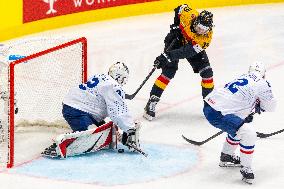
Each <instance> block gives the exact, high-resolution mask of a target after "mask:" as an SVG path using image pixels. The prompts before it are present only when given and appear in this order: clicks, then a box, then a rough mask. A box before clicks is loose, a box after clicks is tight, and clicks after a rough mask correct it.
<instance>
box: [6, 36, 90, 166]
mask: <svg viewBox="0 0 284 189" xmlns="http://www.w3.org/2000/svg"><path fill="white" fill-rule="evenodd" d="M77 43H82V82H83V83H84V82H86V81H87V39H86V38H85V37H81V38H78V39H75V40H72V41H69V42H67V43H63V44H60V45H58V46H55V47H52V48H49V49H47V50H43V51H41V52H38V53H35V54H32V55H30V56H26V57H24V58H21V59H18V60H15V61H13V62H11V63H10V64H9V68H8V89H9V96H10V98H9V103H8V104H9V105H8V133H9V134H7V137H8V138H7V141H8V157H7V168H12V167H13V166H14V155H15V144H14V139H15V105H14V102H15V99H14V96H15V74H14V71H15V66H17V65H18V64H21V63H26V62H27V61H28V60H31V59H34V58H37V57H40V56H43V55H45V54H48V53H51V52H54V51H57V50H60V49H63V48H66V47H69V46H72V45H74V44H77ZM11 97H12V98H11Z"/></svg>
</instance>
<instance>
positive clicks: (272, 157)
mask: <svg viewBox="0 0 284 189" xmlns="http://www.w3.org/2000/svg"><path fill="white" fill-rule="evenodd" d="M210 10H211V11H212V12H213V13H214V21H215V28H214V36H213V40H212V43H211V45H210V47H209V48H208V50H207V53H208V56H209V59H210V62H211V65H212V67H213V70H214V82H215V86H216V87H220V86H222V85H223V84H225V83H226V82H228V81H230V80H231V79H233V78H234V77H236V76H238V75H240V74H242V73H245V72H247V70H248V66H249V64H251V63H252V62H253V61H262V62H264V63H265V64H266V65H267V67H268V71H267V79H268V80H269V81H270V83H271V85H272V87H273V90H274V93H275V96H276V98H277V100H278V107H277V110H276V112H274V113H263V114H261V115H260V116H258V115H256V116H255V120H254V122H253V123H252V124H251V125H252V126H254V127H256V129H257V131H260V132H264V133H270V132H273V131H276V130H280V129H282V128H283V127H284V119H283V117H282V116H283V113H284V107H283V105H284V90H283V89H282V87H283V85H282V84H283V81H282V80H283V79H284V77H283V75H282V74H283V73H284V57H283V52H284V45H283V44H284V23H283V20H284V4H283V3H278V4H266V5H251V6H238V7H224V8H214V9H210ZM172 22H173V13H172V12H170V13H162V14H154V15H144V16H137V17H129V18H122V19H115V20H111V21H103V22H97V23H89V24H84V25H80V26H74V27H68V28H65V29H59V30H53V31H49V32H44V33H40V34H38V35H39V36H53V37H55V36H56V37H58V36H63V37H70V38H74V37H81V36H85V37H87V39H88V62H89V72H88V74H89V75H90V74H93V73H104V72H106V71H107V69H108V67H109V66H110V65H111V64H112V63H114V62H116V61H124V62H125V63H127V64H128V66H129V69H130V75H131V78H130V80H129V83H128V84H127V86H126V87H125V91H126V92H127V93H130V94H131V93H133V92H134V91H135V90H136V88H137V87H138V86H139V85H140V83H141V82H142V81H143V80H144V78H145V76H146V75H147V74H148V73H149V71H150V70H151V68H152V64H153V60H154V59H155V57H156V56H157V55H159V54H160V53H161V52H162V50H163V39H164V37H165V35H166V34H167V32H168V31H169V25H170V24H171V23H172ZM159 74H160V71H159V70H157V71H156V72H155V73H154V75H153V76H152V77H151V78H150V79H149V81H148V82H147V83H146V85H145V86H144V87H143V88H142V90H141V91H140V92H139V93H138V95H137V96H136V97H135V98H134V99H133V100H132V101H129V102H128V104H129V107H130V109H131V111H132V113H133V115H134V117H135V118H136V119H138V120H140V121H141V122H142V124H143V128H142V130H141V141H142V142H143V141H144V142H149V143H159V144H165V145H176V146H180V147H184V146H188V145H190V144H187V143H186V142H185V141H184V140H183V139H182V138H181V135H182V134H184V135H186V136H187V137H189V138H191V139H194V140H198V141H199V140H203V139H205V138H207V137H209V136H211V135H213V134H214V133H216V132H218V130H217V129H215V128H214V127H212V126H210V125H209V123H207V121H206V120H205V118H204V116H203V113H202V105H203V104H202V100H201V87H200V77H199V75H197V74H194V73H193V71H192V69H191V67H190V65H189V64H188V63H187V62H186V61H180V64H179V70H178V72H177V74H176V77H175V78H174V79H173V80H172V81H171V82H170V84H169V85H168V87H167V89H166V91H165V92H164V94H163V96H162V99H161V102H160V103H159V104H158V107H157V108H158V109H157V119H156V120H154V121H152V122H148V121H146V120H144V119H143V118H142V114H143V108H144V106H145V104H146V102H147V100H148V97H149V92H150V90H151V87H152V85H153V82H154V81H155V79H156V77H157V76H158V75H159ZM42 136H43V137H44V135H42ZM224 139H225V134H223V135H221V136H219V137H217V138H215V139H213V140H211V141H210V142H208V143H206V144H204V145H203V146H200V147H195V146H192V149H193V150H196V151H197V152H198V153H199V156H200V157H199V158H200V161H199V163H198V165H196V167H195V168H194V169H191V170H190V171H188V172H184V173H180V174H178V175H174V176H172V177H167V178H160V179H157V180H153V181H149V182H145V183H137V184H135V183H134V184H130V185H120V186H112V187H104V186H100V185H96V184H82V183H74V182H67V181H59V180H52V179H44V178H35V177H29V176H25V175H17V174H13V173H0V185H1V188H10V189H12V188H40V189H49V188H52V189H54V188H81V187H84V188H85V189H88V188H125V189H130V188H131V189H133V188H141V189H142V188H143V189H145V188H179V189H183V188H184V189H185V188H216V189H217V188H218V189H220V188H248V187H250V188H258V189H267V188H274V189H280V188H283V186H284V158H283V154H284V147H283V141H284V133H282V134H279V135H275V136H273V137H270V138H268V139H259V140H258V141H257V144H256V148H255V153H254V162H253V169H254V173H255V177H256V178H255V183H254V184H253V185H252V186H248V185H247V184H244V183H242V182H241V181H240V179H241V176H240V173H239V170H238V169H224V168H220V167H218V163H219V155H220V151H221V147H222V144H223V141H224ZM33 140H34V138H26V139H24V141H23V142H25V143H28V142H30V143H32V142H33V143H34V141H33ZM21 150H22V151H26V150H27V149H21ZM29 150H31V151H32V149H29ZM173 166H175V165H173ZM62 174H64V172H63V173H62ZM115 176H116V175H113V177H115ZM110 179H111V178H110Z"/></svg>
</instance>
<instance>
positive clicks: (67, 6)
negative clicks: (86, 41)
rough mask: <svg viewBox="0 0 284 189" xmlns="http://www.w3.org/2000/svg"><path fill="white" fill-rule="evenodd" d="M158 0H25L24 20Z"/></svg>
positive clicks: (28, 20) (30, 20)
mask: <svg viewBox="0 0 284 189" xmlns="http://www.w3.org/2000/svg"><path fill="white" fill-rule="evenodd" d="M151 1H158V0H23V22H24V23H26V22H32V21H36V20H41V19H45V18H51V17H55V16H61V15H66V14H72V13H77V12H83V11H89V10H95V9H102V8H107V7H115V6H121V5H129V4H135V3H145V2H151Z"/></svg>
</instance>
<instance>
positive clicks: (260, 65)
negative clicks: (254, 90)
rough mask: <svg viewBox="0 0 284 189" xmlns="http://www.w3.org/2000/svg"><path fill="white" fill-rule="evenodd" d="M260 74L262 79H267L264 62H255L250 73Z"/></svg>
mask: <svg viewBox="0 0 284 189" xmlns="http://www.w3.org/2000/svg"><path fill="white" fill-rule="evenodd" d="M252 72H258V73H260V75H261V77H263V78H264V77H265V72H266V67H265V65H264V64H263V63H262V62H254V63H252V64H251V65H250V67H249V73H252Z"/></svg>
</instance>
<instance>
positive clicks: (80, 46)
mask: <svg viewBox="0 0 284 189" xmlns="http://www.w3.org/2000/svg"><path fill="white" fill-rule="evenodd" d="M65 42H68V45H67V44H66V45H62V44H63V43H65ZM58 45H60V48H57V49H49V50H46V49H48V48H52V47H55V46H57V47H58ZM43 50H44V53H41V55H40V56H36V55H35V53H38V52H40V51H43ZM83 53H84V41H82V40H81V41H77V42H74V43H70V42H69V40H66V39H30V40H25V41H20V42H16V43H13V44H9V54H10V55H20V56H29V57H27V59H26V60H25V61H23V62H20V61H19V62H18V63H16V64H15V67H14V83H12V82H13V81H12V82H10V83H9V84H10V86H11V85H14V91H15V96H14V99H15V101H16V106H17V107H18V108H19V111H18V113H17V114H15V115H14V123H15V140H14V141H11V140H9V138H10V137H9V133H11V129H13V128H12V127H11V128H10V127H9V124H7V123H9V116H4V117H3V116H2V122H3V124H2V142H1V156H0V158H1V162H5V158H7V157H8V161H10V160H11V159H12V160H13V159H14V160H15V161H17V160H16V159H17V154H15V156H14V157H11V155H12V154H9V148H10V147H11V146H12V145H11V144H9V143H13V144H16V143H17V138H18V135H17V131H20V132H21V133H25V132H24V131H25V130H27V131H30V129H28V128H27V127H31V126H36V127H47V126H48V127H57V128H64V127H65V128H67V127H68V126H67V123H66V122H65V121H64V119H63V118H62V113H61V110H62V100H63V98H64V96H65V94H66V93H67V92H68V90H69V89H70V88H71V87H72V86H75V85H77V84H80V83H81V82H82V78H83V74H85V73H84V72H83V71H82V68H83V64H84V58H85V57H84V56H83V55H84V54H83ZM33 55H35V56H33ZM7 74H8V73H7V72H6V73H5V72H2V73H1V76H3V77H2V78H5V77H7ZM4 80H5V79H4ZM2 83H5V82H2ZM7 83H8V82H7ZM6 86H7V85H6ZM3 89H5V86H4V87H2V90H3ZM6 89H8V87H7V88H6ZM3 106H4V108H3V114H2V115H7V110H5V108H7V107H6V106H7V105H5V102H4V105H3ZM10 114H11V113H10ZM19 128H20V129H19ZM0 130H1V128H0ZM39 130H40V129H39ZM20 138H25V137H24V136H20ZM29 148H30V146H29ZM15 149H16V150H17V146H16V145H15ZM12 156H13V155H12ZM20 156H21V155H18V157H20ZM9 159H10V160H9Z"/></svg>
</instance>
